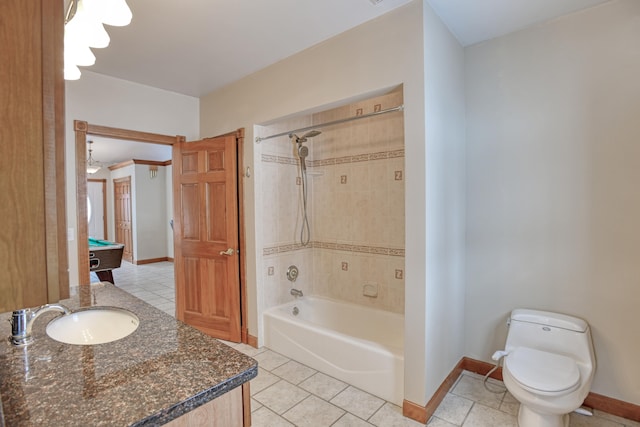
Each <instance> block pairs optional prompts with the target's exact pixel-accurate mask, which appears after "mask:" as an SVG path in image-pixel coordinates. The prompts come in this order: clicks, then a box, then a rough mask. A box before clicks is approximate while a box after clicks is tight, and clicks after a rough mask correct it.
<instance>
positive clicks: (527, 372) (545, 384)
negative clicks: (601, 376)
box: [502, 309, 596, 427]
mask: <svg viewBox="0 0 640 427" xmlns="http://www.w3.org/2000/svg"><path fill="white" fill-rule="evenodd" d="M504 353H506V355H505V356H504V363H503V369H502V376H503V379H504V384H505V386H506V387H507V389H508V390H509V391H510V392H511V394H512V395H513V396H514V397H515V398H516V399H517V400H518V401H519V402H520V411H519V413H518V424H519V426H520V427H566V426H568V425H569V413H571V412H573V411H575V410H576V409H578V408H579V407H580V406H581V405H582V402H583V401H584V399H585V398H586V397H587V394H588V393H589V390H590V388H591V382H592V381H593V375H594V372H595V369H596V360H595V355H594V352H593V344H592V342H591V332H590V330H589V325H588V324H587V322H585V321H584V320H582V319H578V318H576V317H571V316H567V315H564V314H558V313H551V312H546V311H536V310H526V309H517V310H513V311H512V312H511V317H510V319H509V333H508V335H507V343H506V348H505V352H504Z"/></svg>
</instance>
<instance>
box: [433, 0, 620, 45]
mask: <svg viewBox="0 0 640 427" xmlns="http://www.w3.org/2000/svg"><path fill="white" fill-rule="evenodd" d="M608 1H611V0H482V1H479V0H427V2H428V3H429V4H430V5H431V8H432V9H433V10H434V11H435V12H436V14H437V15H438V16H439V17H440V19H441V20H442V21H443V22H444V23H445V24H446V25H447V27H448V28H449V30H450V31H451V32H452V33H453V34H454V35H455V36H456V38H457V39H458V41H459V42H460V44H461V45H462V46H469V45H472V44H476V43H479V42H482V41H485V40H490V39H492V38H495V37H500V36H504V35H505V34H509V33H512V32H514V31H519V30H522V29H524V28H527V27H530V26H532V25H536V24H539V23H542V22H545V21H548V20H550V19H554V18H557V17H559V16H562V15H566V14H568V13H572V12H576V11H578V10H582V9H586V8H589V7H592V6H595V5H598V4H600V3H606V2H608Z"/></svg>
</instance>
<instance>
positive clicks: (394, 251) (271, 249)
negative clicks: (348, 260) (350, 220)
mask: <svg viewBox="0 0 640 427" xmlns="http://www.w3.org/2000/svg"><path fill="white" fill-rule="evenodd" d="M302 249H330V250H334V251H342V252H354V253H363V254H373V255H387V256H394V257H404V249H398V248H383V247H378V246H362V245H348V244H344V243H332V242H320V241H311V242H309V244H308V245H307V246H302V245H301V244H300V243H295V244H286V245H278V246H268V247H264V248H262V255H263V256H268V255H275V254H279V253H285V252H292V251H299V250H302Z"/></svg>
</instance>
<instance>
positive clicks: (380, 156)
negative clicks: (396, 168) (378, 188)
mask: <svg viewBox="0 0 640 427" xmlns="http://www.w3.org/2000/svg"><path fill="white" fill-rule="evenodd" d="M398 157H404V149H400V150H391V151H380V152H377V153H365V154H357V155H355V156H343V157H332V158H329V159H320V160H307V165H308V166H311V167H315V166H331V165H340V164H344V163H358V162H369V161H372V160H385V159H395V158H398ZM262 161H263V162H265V163H279V164H281V165H292V166H297V165H298V159H296V158H293V157H284V156H273V155H270V154H263V155H262Z"/></svg>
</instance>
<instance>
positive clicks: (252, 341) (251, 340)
mask: <svg viewBox="0 0 640 427" xmlns="http://www.w3.org/2000/svg"><path fill="white" fill-rule="evenodd" d="M247 344H248V345H250V346H251V347H253V348H258V338H256V337H254V336H253V335H250V334H247Z"/></svg>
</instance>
